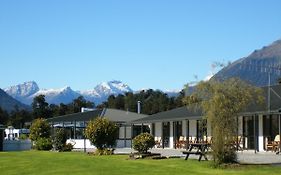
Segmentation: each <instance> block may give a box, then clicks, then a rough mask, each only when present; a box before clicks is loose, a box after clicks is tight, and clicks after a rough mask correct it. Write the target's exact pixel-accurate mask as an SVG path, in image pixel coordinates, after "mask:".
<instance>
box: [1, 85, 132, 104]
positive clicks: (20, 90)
mask: <svg viewBox="0 0 281 175" xmlns="http://www.w3.org/2000/svg"><path fill="white" fill-rule="evenodd" d="M5 92H6V93H7V94H9V95H10V96H12V97H13V98H15V99H17V100H19V101H20V102H22V103H24V104H28V105H30V104H31V103H32V101H33V98H34V97H36V96H38V95H45V99H46V101H47V102H48V103H49V104H60V103H64V104H67V103H70V102H72V101H73V99H75V98H77V97H79V96H81V95H82V96H83V97H84V98H85V99H86V100H88V101H92V102H94V103H95V104H100V103H102V102H104V101H106V100H107V98H108V97H109V96H110V95H118V94H125V93H126V92H133V90H132V89H131V88H130V87H129V86H128V85H127V84H124V83H122V82H121V81H116V80H114V81H109V82H103V83H100V84H99V85H97V86H96V87H95V88H94V89H92V90H86V91H74V90H72V89H71V88H70V87H68V86H67V87H64V88H61V89H41V90H40V89H39V87H38V85H37V84H36V83H35V82H34V81H29V82H25V83H23V84H19V85H16V86H11V87H8V88H6V89H5Z"/></svg>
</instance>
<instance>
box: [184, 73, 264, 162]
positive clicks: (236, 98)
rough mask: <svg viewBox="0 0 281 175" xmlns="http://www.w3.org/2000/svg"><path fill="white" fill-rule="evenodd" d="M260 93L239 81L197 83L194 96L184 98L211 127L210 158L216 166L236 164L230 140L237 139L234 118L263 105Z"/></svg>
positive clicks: (234, 152)
mask: <svg viewBox="0 0 281 175" xmlns="http://www.w3.org/2000/svg"><path fill="white" fill-rule="evenodd" d="M261 94H262V92H261V89H259V88H256V87H253V86H251V85H249V84H247V83H245V82H243V81H241V80H239V79H229V80H226V81H224V82H216V81H209V82H200V83H199V84H198V86H197V87H196V90H195V92H194V93H193V94H192V95H190V96H188V97H185V98H184V102H185V103H186V104H187V105H190V104H192V103H197V104H198V105H199V106H200V107H201V108H202V110H203V113H204V115H205V116H206V118H207V120H208V122H210V123H211V128H212V130H211V132H212V136H213V144H212V154H213V159H214V162H215V165H220V164H222V163H231V162H235V161H236V157H237V156H236V150H235V149H233V148H234V147H233V145H232V144H231V143H233V139H234V138H235V137H236V135H237V132H236V131H237V120H236V119H237V117H238V116H239V113H241V112H243V110H245V108H246V107H247V106H249V105H259V104H260V103H261V102H262V101H263V96H262V95H261Z"/></svg>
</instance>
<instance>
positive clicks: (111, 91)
mask: <svg viewBox="0 0 281 175" xmlns="http://www.w3.org/2000/svg"><path fill="white" fill-rule="evenodd" d="M126 92H133V90H132V89H131V88H130V87H129V86H128V85H127V84H124V83H122V82H121V81H117V80H113V81H109V82H103V83H100V84H99V85H97V86H96V87H95V88H94V89H93V90H87V91H82V92H80V94H81V95H82V96H84V98H85V99H86V100H89V101H94V102H95V103H96V104H100V103H102V102H104V101H106V100H107V98H108V97H109V96H110V95H119V94H125V93H126Z"/></svg>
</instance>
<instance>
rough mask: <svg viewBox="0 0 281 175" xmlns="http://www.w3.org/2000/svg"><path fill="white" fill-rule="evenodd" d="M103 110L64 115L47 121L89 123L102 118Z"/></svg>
mask: <svg viewBox="0 0 281 175" xmlns="http://www.w3.org/2000/svg"><path fill="white" fill-rule="evenodd" d="M101 112H102V110H100V109H97V110H94V111H87V112H79V113H73V114H67V115H62V116H58V117H53V118H49V119H47V120H48V121H49V122H70V121H89V120H91V119H93V118H96V117H98V116H100V114H101Z"/></svg>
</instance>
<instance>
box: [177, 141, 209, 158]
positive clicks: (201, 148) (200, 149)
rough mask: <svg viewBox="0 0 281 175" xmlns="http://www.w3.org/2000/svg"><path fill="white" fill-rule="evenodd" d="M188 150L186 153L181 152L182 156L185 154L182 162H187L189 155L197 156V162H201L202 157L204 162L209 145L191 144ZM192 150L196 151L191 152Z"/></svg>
mask: <svg viewBox="0 0 281 175" xmlns="http://www.w3.org/2000/svg"><path fill="white" fill-rule="evenodd" d="M189 146H190V147H189V149H188V150H187V151H182V153H183V154H186V157H185V159H184V160H187V159H188V157H189V155H190V154H194V155H199V159H198V161H201V159H202V157H204V158H205V160H208V158H207V155H206V154H207V151H208V148H209V147H210V144H207V143H192V144H190V145H189ZM193 149H197V150H196V151H193Z"/></svg>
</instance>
